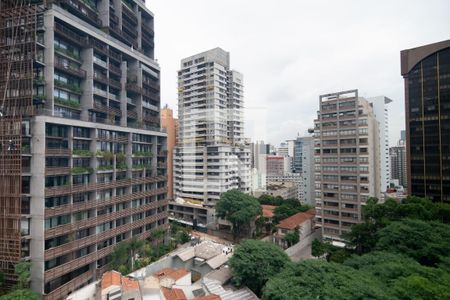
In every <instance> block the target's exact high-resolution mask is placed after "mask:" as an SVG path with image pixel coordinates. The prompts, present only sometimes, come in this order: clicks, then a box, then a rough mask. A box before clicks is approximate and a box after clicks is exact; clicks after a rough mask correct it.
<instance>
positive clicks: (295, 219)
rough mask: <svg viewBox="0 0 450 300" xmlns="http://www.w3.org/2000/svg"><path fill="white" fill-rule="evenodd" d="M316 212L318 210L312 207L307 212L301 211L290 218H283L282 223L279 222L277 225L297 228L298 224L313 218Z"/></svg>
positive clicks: (290, 228) (285, 227)
mask: <svg viewBox="0 0 450 300" xmlns="http://www.w3.org/2000/svg"><path fill="white" fill-rule="evenodd" d="M315 214H316V211H315V209H314V208H311V209H310V210H308V211H306V212H299V213H297V214H295V215H293V216H290V217H289V218H286V219H284V220H281V221H280V224H278V225H277V227H278V228H282V229H289V230H292V229H295V228H296V227H297V226H298V225H300V224H302V223H303V222H305V221H306V220H310V219H313V218H314V216H315Z"/></svg>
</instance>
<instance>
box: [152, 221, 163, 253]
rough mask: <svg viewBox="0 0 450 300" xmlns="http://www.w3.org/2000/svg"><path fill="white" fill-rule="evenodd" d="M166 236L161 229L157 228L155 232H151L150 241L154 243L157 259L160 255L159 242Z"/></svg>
mask: <svg viewBox="0 0 450 300" xmlns="http://www.w3.org/2000/svg"><path fill="white" fill-rule="evenodd" d="M165 234H166V231H165V230H164V229H162V228H157V229H155V230H153V231H152V234H151V239H152V241H154V242H155V243H156V249H157V250H156V256H158V257H159V253H160V250H161V249H160V243H161V240H162V239H164V236H165Z"/></svg>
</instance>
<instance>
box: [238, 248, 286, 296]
mask: <svg viewBox="0 0 450 300" xmlns="http://www.w3.org/2000/svg"><path fill="white" fill-rule="evenodd" d="M289 262H290V260H289V257H288V256H287V254H286V253H284V251H283V250H281V249H280V248H279V247H278V246H276V245H275V244H272V243H270V242H263V241H259V240H245V241H243V242H242V243H241V244H240V245H239V246H238V247H237V248H236V250H235V253H234V254H233V256H232V257H231V259H230V262H229V263H230V267H231V271H232V274H233V280H234V282H235V283H236V285H238V286H241V285H246V286H247V287H248V288H250V289H251V290H252V291H253V292H254V293H256V294H257V295H260V292H261V289H262V287H263V286H264V284H265V283H266V281H267V280H268V279H269V278H270V277H272V276H274V275H275V274H278V273H279V272H280V271H281V270H282V269H283V268H284V267H285V266H286V264H288V263H289Z"/></svg>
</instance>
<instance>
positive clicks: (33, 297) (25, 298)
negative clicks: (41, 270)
mask: <svg viewBox="0 0 450 300" xmlns="http://www.w3.org/2000/svg"><path fill="white" fill-rule="evenodd" d="M30 268H31V262H29V261H21V262H19V263H17V264H16V265H15V266H14V273H15V274H16V276H17V284H16V286H15V287H14V289H13V291H11V292H9V293H7V294H5V295H3V296H1V297H0V300H39V299H41V298H40V297H39V295H37V294H36V293H35V292H33V291H32V290H30V289H29V288H28V285H29V284H28V282H29V280H30Z"/></svg>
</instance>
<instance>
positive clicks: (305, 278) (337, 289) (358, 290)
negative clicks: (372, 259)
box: [262, 260, 390, 300]
mask: <svg viewBox="0 0 450 300" xmlns="http://www.w3.org/2000/svg"><path fill="white" fill-rule="evenodd" d="M389 298H390V297H389V295H388V294H387V293H386V292H385V291H384V289H383V286H382V284H381V283H380V282H379V281H377V280H375V279H374V278H373V277H372V276H370V275H369V274H367V273H364V272H361V271H358V270H355V269H353V268H350V267H347V266H344V265H342V264H337V263H332V262H326V261H323V260H306V261H303V262H301V263H297V264H292V265H288V266H287V267H286V269H285V270H284V271H283V272H281V273H280V274H277V275H276V276H274V277H272V278H271V279H270V280H269V281H268V282H267V284H266V286H265V287H264V289H263V294H262V299H263V300H291V299H336V300H339V299H343V300H344V299H345V300H351V299H389Z"/></svg>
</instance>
